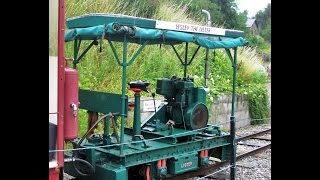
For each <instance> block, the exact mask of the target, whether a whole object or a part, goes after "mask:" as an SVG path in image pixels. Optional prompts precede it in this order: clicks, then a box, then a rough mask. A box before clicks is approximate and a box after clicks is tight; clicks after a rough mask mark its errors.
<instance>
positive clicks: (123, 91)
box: [120, 35, 128, 154]
mask: <svg viewBox="0 0 320 180" xmlns="http://www.w3.org/2000/svg"><path fill="white" fill-rule="evenodd" d="M127 52H128V42H127V36H126V35H125V36H124V38H123V53H122V54H123V57H122V58H123V61H122V89H121V94H122V97H121V114H120V116H121V127H120V143H121V144H122V143H123V142H124V120H125V109H126V107H128V105H126V104H125V97H126V89H127V88H126V87H127V83H126V78H127ZM120 154H123V145H121V146H120Z"/></svg>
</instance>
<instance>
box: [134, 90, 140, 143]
mask: <svg viewBox="0 0 320 180" xmlns="http://www.w3.org/2000/svg"><path fill="white" fill-rule="evenodd" d="M134 106H135V107H134V117H133V136H135V135H141V114H140V94H139V93H135V94H134ZM132 139H133V140H140V138H139V137H132Z"/></svg>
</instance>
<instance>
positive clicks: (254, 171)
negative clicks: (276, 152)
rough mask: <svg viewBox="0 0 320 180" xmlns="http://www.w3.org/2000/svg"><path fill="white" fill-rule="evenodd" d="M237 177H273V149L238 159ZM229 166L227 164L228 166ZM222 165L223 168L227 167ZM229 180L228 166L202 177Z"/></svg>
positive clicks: (261, 127) (250, 130)
mask: <svg viewBox="0 0 320 180" xmlns="http://www.w3.org/2000/svg"><path fill="white" fill-rule="evenodd" d="M269 128H271V125H270V124H264V125H255V126H249V127H246V128H240V129H238V130H237V132H236V135H237V137H240V136H245V135H249V134H252V133H254V132H259V131H263V130H267V129H269ZM259 137H263V138H268V139H271V134H265V135H263V136H259ZM243 143H247V144H253V145H259V146H261V145H266V144H268V143H269V142H268V141H262V140H256V139H250V140H246V141H244V142H243ZM254 148H255V147H253V146H245V145H238V146H237V155H238V154H242V153H245V152H248V151H250V150H252V149H254ZM236 165H237V167H236V179H237V180H256V179H258V180H263V179H271V149H268V150H266V151H264V152H262V153H259V154H256V155H253V156H249V157H247V158H244V159H242V160H240V161H237V163H236ZM226 167H227V166H226ZM226 167H222V168H226ZM69 179H70V176H68V175H67V174H65V176H64V180H69ZM196 179H199V177H194V178H189V179H187V180H196ZM209 179H210V180H212V179H216V180H218V179H219V180H222V179H223V180H229V179H230V168H227V169H226V170H224V171H221V172H220V173H216V174H214V175H213V176H210V177H208V178H201V180H209Z"/></svg>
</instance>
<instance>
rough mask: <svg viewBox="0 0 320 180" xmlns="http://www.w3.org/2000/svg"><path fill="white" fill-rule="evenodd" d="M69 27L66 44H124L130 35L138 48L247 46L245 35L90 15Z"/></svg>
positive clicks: (179, 24) (167, 23) (218, 29)
mask: <svg viewBox="0 0 320 180" xmlns="http://www.w3.org/2000/svg"><path fill="white" fill-rule="evenodd" d="M130 20H131V21H130ZM130 22H131V23H130ZM137 22H139V23H137ZM137 24H138V25H139V26H137ZM67 26H68V27H69V28H70V29H69V30H67V31H66V33H65V41H66V42H68V41H73V40H75V39H78V40H99V39H102V38H103V39H108V40H110V41H118V42H123V39H124V36H125V35H127V41H128V42H131V43H138V44H144V43H145V42H146V41H148V44H180V43H183V42H193V43H195V44H197V45H199V46H202V47H205V48H210V49H216V48H234V47H238V46H243V45H246V44H247V41H246V40H245V39H244V38H242V37H241V36H243V32H242V31H236V30H228V29H221V28H212V27H205V26H198V25H190V24H182V23H174V22H165V21H155V20H151V19H145V18H136V17H132V16H118V15H117V16H115V15H109V14H102V15H101V14H90V15H84V16H80V17H75V18H72V19H69V20H67Z"/></svg>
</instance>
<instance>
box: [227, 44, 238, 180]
mask: <svg viewBox="0 0 320 180" xmlns="http://www.w3.org/2000/svg"><path fill="white" fill-rule="evenodd" d="M225 50H226V52H227V55H228V56H229V58H230V60H231V63H232V69H233V79H232V102H231V116H230V135H231V150H230V153H231V157H230V180H235V177H236V175H235V174H236V149H237V142H236V139H235V134H236V128H235V127H236V122H235V114H234V112H235V99H236V83H237V82H236V79H237V48H234V58H232V55H231V52H230V49H225Z"/></svg>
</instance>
